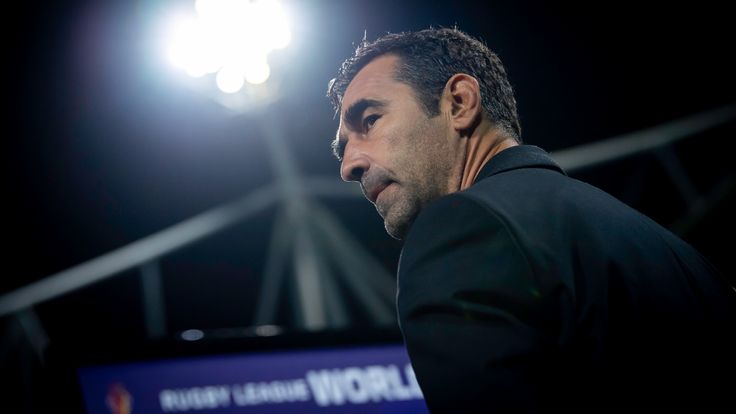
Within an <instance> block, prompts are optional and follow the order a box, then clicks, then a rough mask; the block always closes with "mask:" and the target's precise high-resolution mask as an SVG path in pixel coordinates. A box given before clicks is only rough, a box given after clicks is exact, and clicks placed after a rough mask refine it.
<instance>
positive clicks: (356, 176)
mask: <svg viewBox="0 0 736 414" xmlns="http://www.w3.org/2000/svg"><path fill="white" fill-rule="evenodd" d="M398 60H399V58H398V57H396V56H394V55H384V56H381V57H378V58H376V59H375V60H373V61H371V62H370V63H369V64H368V65H366V66H365V67H364V68H363V69H361V70H360V72H358V74H357V75H356V76H355V77H354V78H353V80H352V82H350V85H348V88H347V90H346V91H345V95H344V97H343V100H342V105H341V108H340V126H339V129H338V134H337V140H338V152H339V153H341V156H342V165H341V167H340V175H341V176H342V178H343V180H345V181H358V182H360V185H361V188H362V190H363V194H364V195H365V196H366V198H368V199H369V200H370V201H371V202H372V203H373V204H374V205H375V206H376V209H377V210H378V213H379V214H380V215H381V217H383V219H384V224H385V226H386V231H387V232H388V233H389V234H390V235H391V236H393V237H395V238H398V239H401V238H403V237H404V236H405V235H406V233H407V231H408V229H409V226H410V225H411V223H412V222H413V221H414V218H415V217H416V216H417V214H419V211H420V210H421V209H422V208H423V207H424V206H425V205H426V204H428V203H429V202H431V201H433V200H435V199H437V198H439V197H442V196H443V195H445V194H448V193H449V192H451V188H452V186H453V185H454V184H453V183H454V182H455V180H453V178H454V177H452V175H453V174H452V170H453V163H452V161H451V160H452V159H453V156H454V152H453V146H452V145H450V134H449V129H448V126H447V125H448V123H447V121H446V119H445V116H444V115H443V114H442V112H440V114H439V115H438V116H435V117H432V118H430V117H429V116H428V115H427V114H426V112H425V111H424V109H423V107H422V106H421V104H420V103H419V102H418V101H417V99H416V97H415V94H414V91H413V89H412V88H411V87H410V86H409V85H407V84H405V83H402V82H399V81H397V80H395V79H394V73H395V68H396V64H397V62H398Z"/></svg>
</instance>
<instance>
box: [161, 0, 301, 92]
mask: <svg viewBox="0 0 736 414" xmlns="http://www.w3.org/2000/svg"><path fill="white" fill-rule="evenodd" d="M194 7H195V10H196V15H195V16H193V17H190V18H186V19H184V18H182V19H179V20H178V21H177V22H175V23H176V24H175V25H174V27H173V28H172V30H171V38H170V41H169V46H168V51H167V52H168V55H169V59H170V60H171V62H172V63H173V64H174V65H175V66H176V67H178V68H181V69H184V70H185V71H186V72H187V73H188V74H189V75H191V76H195V77H200V76H203V75H205V74H208V73H215V72H217V75H216V82H217V86H218V87H219V88H220V90H222V91H223V92H227V93H234V92H236V91H238V90H240V88H241V87H242V83H243V79H245V80H247V81H248V83H251V84H261V83H263V82H265V81H266V80H267V79H268V78H269V76H270V73H271V69H270V67H269V65H268V63H267V59H268V55H269V53H270V52H272V51H273V50H275V49H282V48H284V47H286V46H287V45H288V44H289V43H290V41H291V31H290V30H289V23H288V18H287V16H286V13H285V11H284V9H283V7H282V6H281V4H280V3H279V2H278V1H276V0H255V1H243V0H196V1H195V5H194ZM238 79H239V81H238ZM238 82H240V85H239V86H237V87H236V85H238Z"/></svg>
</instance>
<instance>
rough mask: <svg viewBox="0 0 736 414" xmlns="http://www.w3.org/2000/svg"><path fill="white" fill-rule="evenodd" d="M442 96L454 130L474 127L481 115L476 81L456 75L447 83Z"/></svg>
mask: <svg viewBox="0 0 736 414" xmlns="http://www.w3.org/2000/svg"><path fill="white" fill-rule="evenodd" d="M444 95H445V97H446V98H447V101H448V104H449V105H450V113H449V115H450V121H451V123H452V125H453V127H454V128H455V129H456V130H459V131H464V130H468V129H470V128H471V127H472V126H473V125H475V123H476V122H477V121H478V117H479V116H481V113H482V105H481V97H480V85H479V84H478V80H476V79H475V78H474V77H472V76H470V75H467V74H464V73H457V74H455V75H453V76H452V77H451V78H450V79H449V80H448V81H447V84H446V85H445V91H444Z"/></svg>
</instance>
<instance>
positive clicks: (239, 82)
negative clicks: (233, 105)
mask: <svg viewBox="0 0 736 414" xmlns="http://www.w3.org/2000/svg"><path fill="white" fill-rule="evenodd" d="M215 80H216V82H217V87H218V88H220V90H221V91H223V92H225V93H235V92H237V91H239V90H240V89H241V88H242V87H243V84H244V83H245V79H243V74H242V73H241V72H240V71H239V70H235V69H233V68H232V67H231V66H225V67H224V68H222V69H220V71H219V72H217V76H216V77H215Z"/></svg>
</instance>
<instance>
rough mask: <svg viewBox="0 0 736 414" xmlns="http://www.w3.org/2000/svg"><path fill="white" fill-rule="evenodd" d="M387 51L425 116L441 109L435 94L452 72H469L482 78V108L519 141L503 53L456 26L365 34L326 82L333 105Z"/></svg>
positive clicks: (338, 101)
mask: <svg viewBox="0 0 736 414" xmlns="http://www.w3.org/2000/svg"><path fill="white" fill-rule="evenodd" d="M386 54H394V55H396V56H398V57H399V59H400V61H399V64H398V66H397V69H396V73H395V74H394V76H395V78H396V80H398V81H400V82H404V83H406V84H408V85H409V86H411V87H412V89H413V90H414V93H415V94H416V96H417V98H418V100H419V102H420V104H421V105H422V106H423V107H424V109H425V111H426V112H427V114H428V115H429V116H435V115H437V114H439V99H440V96H441V95H442V91H443V89H444V87H445V84H446V83H447V81H448V80H449V79H450V77H452V76H453V75H454V74H456V73H465V74H468V75H471V76H473V77H474V78H475V79H477V80H478V83H479V84H480V94H481V101H482V106H483V112H484V114H485V115H486V116H487V117H488V118H489V119H490V120H491V121H493V122H494V123H495V124H496V125H498V126H500V127H501V128H503V129H504V131H505V132H506V133H507V134H508V135H510V136H511V137H512V138H514V139H515V140H516V141H517V142H519V143H521V125H520V124H519V116H518V114H517V112H516V99H515V98H514V91H513V88H512V87H511V84H510V83H509V80H508V78H507V76H506V70H505V69H504V67H503V64H502V63H501V59H499V57H498V56H497V55H496V54H495V53H493V52H492V51H491V50H490V49H489V48H488V47H487V46H486V45H485V44H483V43H482V42H481V41H480V40H478V39H476V38H474V37H472V36H470V35H468V34H467V33H464V32H462V31H461V30H459V29H457V28H436V29H435V28H429V29H424V30H421V31H417V32H403V33H393V34H387V35H385V36H382V37H379V38H378V39H376V40H375V41H373V42H369V41H367V40H366V39H363V41H362V42H361V43H360V44H359V45H358V48H357V49H356V50H355V55H354V56H352V57H350V58H348V59H347V60H345V62H343V64H342V66H341V67H340V70H339V72H338V74H337V77H336V78H335V79H333V80H331V81H330V83H329V85H328V87H327V96H328V97H329V98H330V100H331V101H332V104H333V105H334V107H335V110H337V111H339V110H340V105H341V102H342V97H343V95H344V94H345V90H346V89H347V87H348V85H349V84H350V82H351V81H352V80H353V78H354V77H355V75H356V74H357V73H358V72H359V71H360V70H361V69H362V68H363V67H365V66H366V65H367V64H368V63H370V62H371V61H372V60H373V59H375V58H377V57H379V56H382V55H386Z"/></svg>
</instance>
